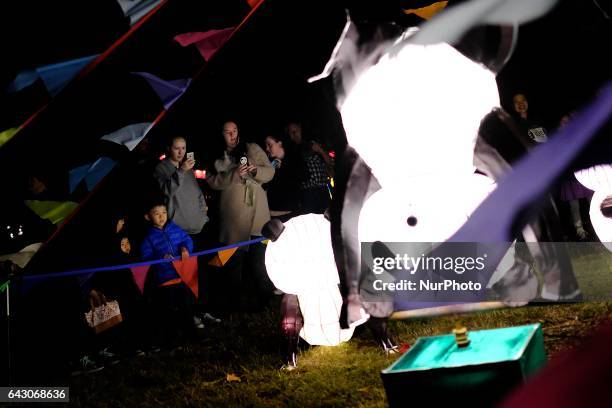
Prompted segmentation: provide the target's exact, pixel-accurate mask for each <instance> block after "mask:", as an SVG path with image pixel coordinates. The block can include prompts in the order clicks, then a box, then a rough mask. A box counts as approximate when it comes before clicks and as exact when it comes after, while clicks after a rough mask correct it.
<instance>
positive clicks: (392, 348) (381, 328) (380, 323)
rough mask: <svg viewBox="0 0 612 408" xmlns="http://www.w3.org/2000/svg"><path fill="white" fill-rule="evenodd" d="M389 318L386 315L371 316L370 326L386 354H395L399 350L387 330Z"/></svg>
mask: <svg viewBox="0 0 612 408" xmlns="http://www.w3.org/2000/svg"><path fill="white" fill-rule="evenodd" d="M387 320H388V319H387V318H386V317H370V320H368V326H369V327H370V330H371V331H372V334H373V335H374V340H375V341H376V343H377V344H378V345H380V346H381V347H382V349H383V350H384V352H385V353H386V354H395V353H397V352H398V347H397V345H395V343H394V341H393V340H392V339H391V336H390V335H389V332H388V331H387Z"/></svg>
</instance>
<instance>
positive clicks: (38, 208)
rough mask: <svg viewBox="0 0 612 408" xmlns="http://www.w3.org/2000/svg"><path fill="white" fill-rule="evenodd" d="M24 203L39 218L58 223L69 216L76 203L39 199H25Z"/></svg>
mask: <svg viewBox="0 0 612 408" xmlns="http://www.w3.org/2000/svg"><path fill="white" fill-rule="evenodd" d="M25 204H26V205H27V206H28V207H29V208H30V209H31V210H32V211H34V212H35V213H36V214H37V215H38V216H39V217H40V218H44V219H46V220H49V221H51V222H52V223H53V224H58V223H60V222H62V221H63V220H64V218H66V217H67V216H69V215H70V214H71V213H72V212H73V211H74V210H75V208H77V206H78V204H77V203H75V202H73V201H39V200H26V201H25Z"/></svg>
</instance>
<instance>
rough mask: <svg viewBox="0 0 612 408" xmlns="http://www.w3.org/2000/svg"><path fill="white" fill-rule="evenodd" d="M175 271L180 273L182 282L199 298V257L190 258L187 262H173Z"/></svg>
mask: <svg viewBox="0 0 612 408" xmlns="http://www.w3.org/2000/svg"><path fill="white" fill-rule="evenodd" d="M172 265H174V269H176V271H177V272H178V274H179V276H180V277H181V280H182V281H183V283H185V285H187V287H188V288H189V289H191V291H192V292H193V294H194V295H195V297H196V299H197V298H198V257H197V256H190V257H189V258H187V259H186V260H185V261H181V260H178V261H172Z"/></svg>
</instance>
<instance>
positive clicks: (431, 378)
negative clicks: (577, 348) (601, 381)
mask: <svg viewBox="0 0 612 408" xmlns="http://www.w3.org/2000/svg"><path fill="white" fill-rule="evenodd" d="M468 338H469V339H470V344H469V345H468V346H467V347H465V348H459V347H458V346H457V344H456V342H455V336H454V335H453V334H448V335H444V336H433V337H421V338H419V339H418V340H417V341H416V343H415V344H414V346H413V347H412V348H411V349H410V350H409V351H408V352H407V353H406V354H404V355H403V356H402V357H400V358H399V359H398V360H397V361H396V362H395V363H393V364H391V366H389V367H388V368H386V369H384V370H383V371H382V373H381V376H382V380H383V383H384V385H385V390H386V392H387V399H388V401H389V405H390V406H392V407H400V406H402V407H403V406H408V405H409V404H410V405H413V404H415V403H417V401H427V404H428V405H430V403H431V406H436V404H443V403H452V404H455V406H464V405H466V406H467V405H469V406H494V405H495V404H496V403H497V402H499V401H500V400H501V399H502V398H503V397H504V396H505V395H506V394H507V393H508V392H509V391H511V390H512V389H513V388H514V387H516V386H517V385H519V384H521V383H522V382H523V381H524V379H525V378H526V377H527V376H529V375H530V374H533V373H534V372H536V371H538V370H539V369H540V368H541V367H542V366H543V365H544V363H545V362H546V352H545V350H544V338H543V336H542V329H541V327H540V324H531V325H527V326H517V327H505V328H502V329H493V330H480V331H473V332H468ZM449 406H450V405H449Z"/></svg>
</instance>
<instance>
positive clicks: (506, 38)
mask: <svg viewBox="0 0 612 408" xmlns="http://www.w3.org/2000/svg"><path fill="white" fill-rule="evenodd" d="M517 36H518V27H517V26H513V25H495V26H479V27H475V28H472V29H471V30H470V31H468V32H467V33H466V34H465V35H464V36H463V37H462V38H461V40H460V41H459V42H458V43H457V44H455V46H454V47H455V48H456V49H457V51H459V52H460V53H462V54H463V55H465V56H466V57H468V58H469V59H471V60H472V61H475V62H478V63H481V64H482V65H484V66H485V67H487V68H488V69H489V71H491V72H493V73H494V74H496V75H497V74H498V73H499V72H500V71H501V70H502V68H503V67H504V66H505V65H506V63H507V62H508V60H509V59H510V57H511V56H512V52H513V51H514V48H515V46H516V40H517Z"/></svg>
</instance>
